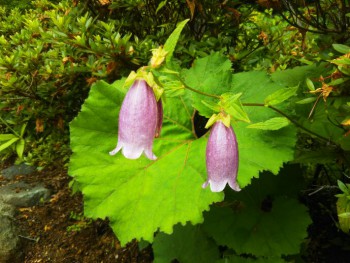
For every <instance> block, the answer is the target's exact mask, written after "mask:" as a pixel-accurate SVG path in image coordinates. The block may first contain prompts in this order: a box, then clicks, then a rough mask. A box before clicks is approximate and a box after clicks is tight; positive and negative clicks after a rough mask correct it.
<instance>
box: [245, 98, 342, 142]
mask: <svg viewBox="0 0 350 263" xmlns="http://www.w3.org/2000/svg"><path fill="white" fill-rule="evenodd" d="M242 105H243V106H256V107H267V108H270V109H271V110H273V111H275V112H277V113H278V114H280V115H282V116H283V117H285V118H287V119H288V120H289V121H290V122H291V123H293V124H294V125H295V126H296V127H298V128H300V129H302V130H304V131H305V132H307V133H309V134H311V135H313V136H315V137H317V138H319V139H321V140H323V141H325V142H327V143H332V144H334V145H337V143H335V142H333V141H331V140H330V139H329V138H326V137H324V136H322V135H320V134H318V133H315V132H313V131H311V130H309V129H308V128H305V127H304V126H303V125H301V124H300V123H299V122H297V121H296V120H294V119H292V118H291V117H290V116H288V115H287V114H285V113H284V112H283V111H281V110H279V109H277V108H275V107H274V106H271V105H265V104H263V103H242ZM337 146H338V145H337Z"/></svg>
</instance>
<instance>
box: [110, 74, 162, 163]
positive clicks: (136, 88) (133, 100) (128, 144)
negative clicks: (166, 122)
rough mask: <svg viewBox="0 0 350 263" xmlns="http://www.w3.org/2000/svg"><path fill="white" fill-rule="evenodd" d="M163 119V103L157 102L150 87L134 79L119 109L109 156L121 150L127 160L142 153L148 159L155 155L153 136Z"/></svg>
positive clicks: (155, 135) (154, 157)
mask: <svg viewBox="0 0 350 263" xmlns="http://www.w3.org/2000/svg"><path fill="white" fill-rule="evenodd" d="M162 120H163V109H162V102H161V100H159V101H158V102H157V101H156V98H155V95H154V92H153V90H152V88H151V87H150V86H149V85H148V84H147V83H146V81H144V80H143V79H137V80H135V82H134V83H133V85H132V86H131V88H130V89H129V91H128V92H127V94H126V96H125V98H124V101H123V103H122V106H121V109H120V112H119V129H118V143H117V146H116V148H115V149H114V150H113V151H111V152H110V153H109V154H110V155H115V154H116V153H118V152H119V151H120V150H121V151H122V153H123V155H124V156H125V157H126V158H128V159H137V158H139V157H140V156H141V154H142V153H144V154H145V156H146V157H147V158H148V159H150V160H155V159H157V157H156V156H155V155H154V153H153V151H152V147H153V139H154V137H158V136H159V133H160V129H161V126H162Z"/></svg>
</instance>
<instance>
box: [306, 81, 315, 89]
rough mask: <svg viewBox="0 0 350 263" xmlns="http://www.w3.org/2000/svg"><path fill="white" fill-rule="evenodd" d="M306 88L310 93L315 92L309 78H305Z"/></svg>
mask: <svg viewBox="0 0 350 263" xmlns="http://www.w3.org/2000/svg"><path fill="white" fill-rule="evenodd" d="M306 86H307V88H308V89H309V90H310V91H313V90H315V86H314V83H313V82H312V80H311V79H309V78H306Z"/></svg>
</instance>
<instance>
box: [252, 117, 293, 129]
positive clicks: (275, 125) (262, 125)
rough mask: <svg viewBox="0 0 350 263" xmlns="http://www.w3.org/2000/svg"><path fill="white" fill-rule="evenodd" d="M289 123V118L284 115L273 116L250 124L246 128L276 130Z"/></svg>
mask: <svg viewBox="0 0 350 263" xmlns="http://www.w3.org/2000/svg"><path fill="white" fill-rule="evenodd" d="M289 123H290V122H289V120H288V119H287V118H285V117H275V118H272V119H269V120H267V121H264V122H258V123H253V124H250V125H248V126H247V128H251V129H260V130H270V131H276V130H279V129H281V128H283V127H286V126H287V125H289Z"/></svg>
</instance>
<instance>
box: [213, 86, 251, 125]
mask: <svg viewBox="0 0 350 263" xmlns="http://www.w3.org/2000/svg"><path fill="white" fill-rule="evenodd" d="M241 96H242V93H241V92H240V93H236V94H233V93H224V94H222V95H221V98H222V99H221V101H220V102H219V105H220V106H221V107H222V108H223V109H224V110H225V112H227V113H228V114H230V115H231V116H232V117H233V118H234V119H235V120H239V121H244V122H248V123H249V122H250V119H249V117H248V114H247V113H246V111H245V110H244V109H243V105H242V102H241V100H240V97H241Z"/></svg>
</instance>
